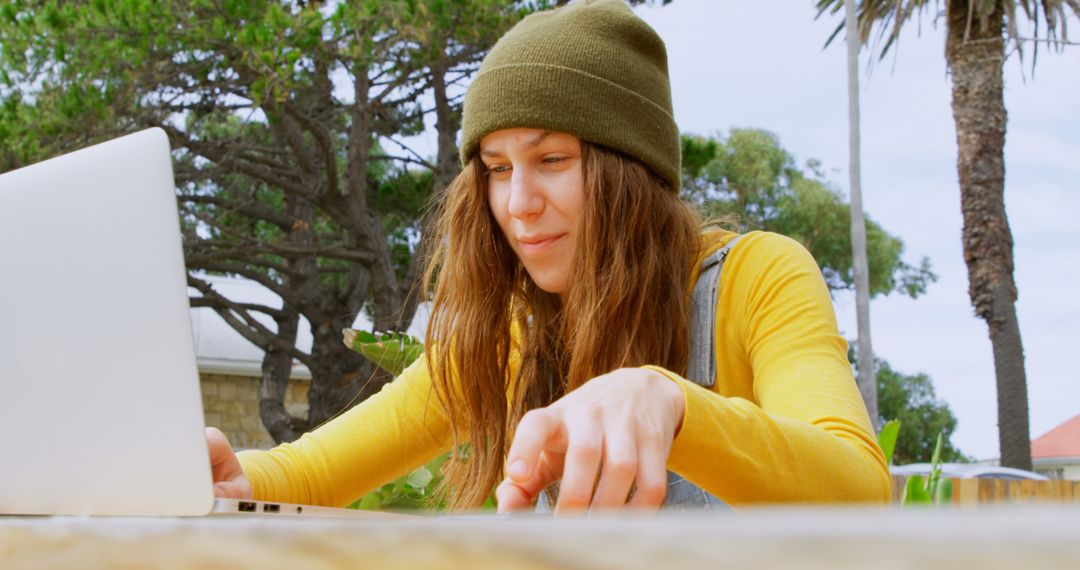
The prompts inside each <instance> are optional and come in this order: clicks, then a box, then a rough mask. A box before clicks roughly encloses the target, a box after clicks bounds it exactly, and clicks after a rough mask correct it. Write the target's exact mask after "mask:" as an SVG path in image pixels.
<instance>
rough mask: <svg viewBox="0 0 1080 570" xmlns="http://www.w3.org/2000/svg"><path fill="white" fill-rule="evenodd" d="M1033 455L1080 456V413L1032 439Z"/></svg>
mask: <svg viewBox="0 0 1080 570" xmlns="http://www.w3.org/2000/svg"><path fill="white" fill-rule="evenodd" d="M1031 456H1032V457H1034V458H1049V457H1080V414H1078V415H1077V416H1076V417H1074V418H1072V419H1071V420H1068V421H1066V422H1064V423H1062V424H1061V425H1059V426H1057V427H1056V428H1054V429H1052V430H1050V431H1048V432H1046V433H1044V434H1042V435H1040V436H1039V437H1037V438H1035V439H1033V440H1031Z"/></svg>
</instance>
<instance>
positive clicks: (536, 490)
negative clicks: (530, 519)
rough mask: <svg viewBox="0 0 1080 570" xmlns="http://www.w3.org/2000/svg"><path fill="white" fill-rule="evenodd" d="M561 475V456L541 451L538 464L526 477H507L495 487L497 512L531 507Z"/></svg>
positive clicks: (508, 511)
mask: <svg viewBox="0 0 1080 570" xmlns="http://www.w3.org/2000/svg"><path fill="white" fill-rule="evenodd" d="M561 475H562V456H561V455H557V456H556V455H554V454H549V453H542V454H541V457H540V461H539V464H538V465H537V466H536V468H535V469H533V471H532V474H531V475H530V476H529V477H527V478H516V477H514V478H512V477H507V478H506V479H503V482H502V483H500V484H499V486H498V487H496V489H495V500H496V502H497V503H498V512H499V513H510V512H516V511H522V510H526V509H529V508H530V507H532V505H533V502H534V501H536V498H537V497H538V496H539V495H540V493H542V492H543V491H544V489H547V488H548V487H550V486H551V485H552V484H554V483H555V482H557V481H558V480H559V477H560V476H561Z"/></svg>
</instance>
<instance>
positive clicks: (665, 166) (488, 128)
mask: <svg viewBox="0 0 1080 570" xmlns="http://www.w3.org/2000/svg"><path fill="white" fill-rule="evenodd" d="M514 127H527V128H534V129H545V130H551V131H558V132H564V133H570V134H572V135H576V136H577V137H579V138H581V139H582V140H585V141H588V142H591V143H596V144H599V145H603V146H605V147H608V148H611V149H614V150H617V151H620V152H622V153H624V154H627V155H629V156H631V157H633V158H636V159H637V160H639V161H640V162H642V163H644V164H645V165H646V166H647V167H649V169H650V170H652V171H653V172H654V173H656V174H657V175H659V176H660V178H662V179H663V180H665V181H666V182H667V183H668V184H669V185H670V186H671V188H672V189H673V190H675V191H678V189H679V181H680V170H679V162H680V158H679V151H680V146H679V129H678V127H677V126H676V125H675V119H674V118H673V117H672V110H671V86H670V84H669V83H668V71H667V50H666V49H665V47H664V42H663V41H662V40H661V39H660V36H658V35H657V34H656V32H655V31H654V30H653V29H652V28H650V27H649V25H648V24H646V23H645V22H644V21H642V20H641V19H640V18H638V17H637V16H636V15H634V13H633V12H632V11H631V10H630V8H629V7H628V6H627V5H626V2H625V1H624V0H578V1H577V2H573V3H571V4H569V5H567V6H564V7H562V8H557V9H555V10H549V11H545V12H538V13H535V14H531V15H529V16H527V17H525V18H524V19H523V20H521V22H519V23H518V24H517V25H516V26H514V27H513V28H512V29H511V30H510V31H509V32H507V33H506V35H504V36H503V37H502V38H501V39H500V40H499V41H498V42H497V43H496V44H495V47H493V48H492V49H491V52H490V53H488V55H487V57H486V58H484V61H483V63H482V64H481V65H480V71H479V73H478V74H477V75H476V78H475V79H474V80H473V82H472V85H470V86H469V89H468V91H467V92H466V94H465V106H464V116H463V118H462V135H461V138H462V140H461V160H462V163H466V162H468V161H469V159H471V158H472V156H473V155H474V154H476V152H477V150H478V147H479V145H480V139H482V138H483V137H484V136H485V135H487V134H488V133H491V132H493V131H497V130H500V129H508V128H514Z"/></svg>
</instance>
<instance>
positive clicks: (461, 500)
mask: <svg viewBox="0 0 1080 570" xmlns="http://www.w3.org/2000/svg"><path fill="white" fill-rule="evenodd" d="M582 151H583V152H582V162H583V176H584V191H585V213H584V216H583V218H582V222H581V228H579V230H578V231H579V237H578V240H577V252H576V253H575V257H574V261H573V263H572V268H571V277H570V280H569V283H571V286H570V289H569V291H568V292H567V293H568V294H567V295H566V303H565V305H564V304H563V303H561V302H560V299H559V296H558V295H556V294H553V293H548V292H546V291H543V290H542V289H540V288H539V287H538V286H537V285H536V284H535V283H534V282H533V281H532V279H531V278H530V277H529V275H528V273H527V272H526V271H525V268H524V266H523V265H522V264H521V262H520V261H519V260H518V259H517V256H516V255H515V254H514V252H513V250H512V249H511V248H510V246H509V244H508V243H507V241H506V239H505V238H504V237H503V235H502V231H501V230H500V229H499V226H498V224H497V223H496V221H495V218H494V216H493V215H492V213H491V211H490V208H489V207H488V199H487V180H486V177H485V175H484V167H483V164H482V163H481V162H480V160H479V159H477V158H475V157H474V158H473V159H472V161H470V163H469V164H467V165H466V167H465V168H464V170H463V171H462V173H461V174H460V175H459V176H458V177H457V178H456V179H455V180H454V182H453V183H452V184H450V186H449V187H447V189H446V190H445V191H444V192H443V194H442V195H441V196H440V198H439V200H438V202H437V203H436V207H437V209H436V215H435V218H434V220H435V221H434V226H433V227H432V229H431V231H429V232H428V236H429V237H428V238H426V239H428V240H429V241H428V243H427V251H428V252H430V254H429V258H428V262H427V271H426V280H425V282H426V283H429V284H431V287H430V290H429V295H430V298H431V299H432V301H433V308H432V314H431V319H430V321H429V322H428V326H427V335H426V343H427V345H428V347H429V348H430V350H429V352H428V355H429V356H428V359H427V363H428V370H429V372H430V374H431V378H432V382H433V383H434V387H435V391H436V394H437V396H438V399H439V402H440V403H441V404H442V406H443V409H444V411H445V413H446V414H447V417H448V418H449V420H450V422H451V426H452V430H453V441H454V447H455V449H459V448H458V444H459V443H462V442H464V441H468V442H470V445H469V450H468V452H467V453H465V454H462V453H458V452H455V455H454V457H453V458H452V459H451V461H450V462H448V463H447V467H446V471H445V473H446V479H445V487H446V488H447V489H450V490H451V492H450V497H449V498H450V505H451V507H452V508H455V509H463V508H470V507H477V506H479V505H480V504H481V503H482V502H483V501H484V498H485V497H487V496H488V495H489V494H490V493H491V490H492V488H493V487H494V486H495V485H496V484H497V483H498V482H499V480H500V479H501V478H502V476H503V461H504V458H505V455H506V453H507V452H508V451H509V447H510V441H511V439H510V436H511V434H512V433H513V429H514V427H515V426H516V425H517V423H518V421H520V419H521V417H522V415H524V414H525V412H526V411H528V410H530V409H533V408H537V407H541V406H546V405H548V404H550V403H551V402H553V401H555V400H556V399H558V398H559V397H561V396H562V395H564V394H566V393H568V392H570V391H571V390H573V389H575V388H577V387H578V386H581V385H582V384H583V383H585V382H586V381H588V380H589V379H591V378H593V377H596V376H599V375H601V374H605V373H607V372H610V371H612V370H614V369H616V368H620V367H625V366H640V365H644V364H657V365H660V366H663V367H665V368H668V369H670V370H673V371H676V372H680V373H684V372H685V368H686V360H687V358H688V352H689V345H690V337H689V335H690V330H689V323H690V307H689V302H690V299H689V295H688V281H689V279H690V275H691V270H692V267H691V265H692V264H693V262H694V260H695V259H696V258H697V255H698V250H699V247H700V245H701V241H700V240H701V238H700V228H701V222H700V219H699V218H698V216H697V214H696V212H695V211H694V210H693V209H692V208H691V207H690V206H688V205H687V204H685V203H684V202H683V201H682V200H680V199H679V197H678V195H677V194H676V193H675V192H673V191H672V190H671V189H670V188H668V187H666V185H665V183H664V182H663V181H661V179H660V178H658V177H657V176H655V175H654V174H652V173H651V172H649V171H648V170H647V169H646V168H645V167H644V166H643V165H642V164H641V163H639V162H637V161H636V160H634V159H631V158H628V157H626V156H624V155H622V154H620V153H618V152H615V151H611V150H608V149H606V148H604V147H600V146H596V145H591V144H589V143H586V142H582ZM512 331H513V332H512ZM512 358H513V359H515V360H516V359H517V358H520V365H519V366H517V367H516V368H517V373H516V374H515V375H513V376H511V370H510V368H511V359H512Z"/></svg>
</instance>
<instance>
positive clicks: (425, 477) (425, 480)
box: [405, 467, 435, 490]
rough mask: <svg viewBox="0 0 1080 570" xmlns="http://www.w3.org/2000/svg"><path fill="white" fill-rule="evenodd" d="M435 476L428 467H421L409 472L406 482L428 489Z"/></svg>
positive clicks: (415, 487) (413, 486) (418, 487)
mask: <svg viewBox="0 0 1080 570" xmlns="http://www.w3.org/2000/svg"><path fill="white" fill-rule="evenodd" d="M434 478H435V476H434V475H432V474H431V471H428V470H427V468H426V467H420V468H418V469H415V470H414V471H413V472H412V473H409V477H408V478H407V479H406V481H405V482H406V483H407V484H408V485H409V486H410V487H412V488H414V489H422V490H427V488H428V485H431V481H432V480H433V479H434Z"/></svg>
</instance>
